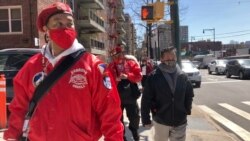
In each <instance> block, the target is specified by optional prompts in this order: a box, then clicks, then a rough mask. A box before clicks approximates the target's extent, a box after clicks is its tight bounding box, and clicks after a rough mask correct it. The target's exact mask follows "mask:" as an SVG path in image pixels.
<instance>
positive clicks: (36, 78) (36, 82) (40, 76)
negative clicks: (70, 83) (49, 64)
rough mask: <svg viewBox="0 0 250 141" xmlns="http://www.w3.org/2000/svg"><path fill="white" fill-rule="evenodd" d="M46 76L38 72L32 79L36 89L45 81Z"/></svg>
mask: <svg viewBox="0 0 250 141" xmlns="http://www.w3.org/2000/svg"><path fill="white" fill-rule="evenodd" d="M45 76H46V74H45V73H44V72H38V73H36V74H35V76H34V77H33V79H32V83H33V86H34V87H37V86H38V85H39V84H40V83H41V82H42V81H43V80H44V79H45Z"/></svg>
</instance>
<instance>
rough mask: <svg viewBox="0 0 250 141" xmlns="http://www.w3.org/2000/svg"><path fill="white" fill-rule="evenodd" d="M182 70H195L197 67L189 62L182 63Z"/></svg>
mask: <svg viewBox="0 0 250 141" xmlns="http://www.w3.org/2000/svg"><path fill="white" fill-rule="evenodd" d="M182 68H183V69H192V68H195V66H194V65H193V63H191V62H189V63H187V62H182Z"/></svg>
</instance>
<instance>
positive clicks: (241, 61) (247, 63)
mask: <svg viewBox="0 0 250 141" xmlns="http://www.w3.org/2000/svg"><path fill="white" fill-rule="evenodd" d="M239 63H240V64H241V65H244V66H250V59H245V60H239Z"/></svg>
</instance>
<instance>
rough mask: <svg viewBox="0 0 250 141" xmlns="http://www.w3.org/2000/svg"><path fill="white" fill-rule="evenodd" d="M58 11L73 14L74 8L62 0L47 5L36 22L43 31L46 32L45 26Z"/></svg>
mask: <svg viewBox="0 0 250 141" xmlns="http://www.w3.org/2000/svg"><path fill="white" fill-rule="evenodd" d="M58 13H67V14H70V15H72V16H73V13H72V10H71V8H70V7H69V5H67V4H65V3H62V2H56V3H53V4H51V5H49V6H48V7H46V8H45V9H43V10H42V11H41V13H40V14H39V15H38V18H37V22H36V24H37V27H38V29H39V30H40V31H42V32H45V31H44V30H43V26H45V25H46V24H47V22H48V20H49V18H50V17H51V16H53V15H55V14H58Z"/></svg>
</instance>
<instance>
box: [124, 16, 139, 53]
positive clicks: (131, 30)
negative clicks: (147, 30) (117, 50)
mask: <svg viewBox="0 0 250 141" xmlns="http://www.w3.org/2000/svg"><path fill="white" fill-rule="evenodd" d="M124 27H125V30H126V34H125V41H126V43H127V44H126V46H125V49H126V52H127V54H131V55H135V50H136V48H137V44H136V29H135V25H134V24H133V23H132V20H131V17H130V15H129V14H128V13H126V14H125V23H124Z"/></svg>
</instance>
